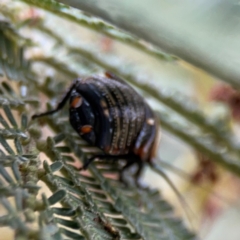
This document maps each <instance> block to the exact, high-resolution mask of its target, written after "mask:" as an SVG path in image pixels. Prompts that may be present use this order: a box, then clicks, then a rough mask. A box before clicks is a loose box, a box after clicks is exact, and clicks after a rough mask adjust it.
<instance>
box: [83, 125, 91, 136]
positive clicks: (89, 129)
mask: <svg viewBox="0 0 240 240" xmlns="http://www.w3.org/2000/svg"><path fill="white" fill-rule="evenodd" d="M92 129H93V127H92V126H91V125H84V126H83V127H81V129H80V133H81V134H86V133H90V132H91V131H92Z"/></svg>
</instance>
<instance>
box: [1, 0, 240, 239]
mask: <svg viewBox="0 0 240 240" xmlns="http://www.w3.org/2000/svg"><path fill="white" fill-rule="evenodd" d="M24 2H26V3H27V4H31V5H34V6H36V7H39V8H42V9H44V10H46V11H49V12H52V13H54V14H56V15H58V16H60V17H62V18H65V19H66V20H67V21H69V22H70V24H71V22H75V23H77V24H80V25H84V26H85V27H87V28H90V29H93V30H95V31H98V32H100V33H104V34H106V35H107V36H109V37H112V38H114V39H116V40H119V41H122V42H125V43H127V44H130V46H132V47H136V48H138V49H140V50H143V51H144V52H145V53H147V54H149V55H153V56H155V57H157V58H158V59H161V60H164V61H166V60H167V61H175V60H176V58H174V57H172V56H168V55H166V54H163V53H162V52H161V51H159V50H157V49H154V48H149V47H148V45H147V44H143V43H142V42H141V41H140V40H139V39H137V38H136V37H134V36H130V35H128V34H126V33H124V32H121V31H119V30H118V29H116V28H115V27H113V26H111V25H108V24H106V23H105V22H103V21H101V20H98V19H96V18H94V17H92V16H89V15H86V14H84V13H82V12H80V11H77V10H73V9H71V8H69V7H68V6H65V5H62V4H59V3H57V2H55V1H52V0H42V1H40V0H39V1H31V0H24ZM0 13H1V14H2V15H3V16H5V19H6V20H1V21H0V79H1V88H0V94H1V96H0V106H1V115H0V123H1V129H0V143H1V151H0V176H1V178H0V184H1V186H0V188H1V189H0V202H1V208H2V209H3V210H2V211H1V215H0V224H1V226H2V227H10V228H11V234H12V235H14V237H15V238H16V239H66V238H67V239H147V240H154V239H156V240H159V239H162V240H168V239H169V240H183V239H184V240H187V239H189V240H190V239H196V237H195V235H194V234H192V233H191V232H190V231H188V230H187V229H186V228H185V227H184V226H183V224H182V222H181V221H180V220H179V219H178V218H176V217H175V215H174V211H173V209H172V207H171V206H170V205H169V204H168V203H167V202H166V201H164V200H163V199H162V197H161V195H160V194H159V192H158V191H156V190H150V189H145V190H143V189H138V188H137V187H131V186H129V187H127V188H126V187H125V186H124V185H123V184H122V183H120V182H118V181H116V180H114V179H116V176H117V174H118V172H119V169H120V168H121V167H122V165H121V163H109V162H104V161H103V162H97V163H96V164H92V165H90V167H89V172H88V174H82V173H81V174H80V173H79V171H78V170H77V167H76V166H79V162H83V161H84V160H85V159H86V158H87V157H89V155H91V154H93V153H94V152H96V151H97V150H96V149H94V148H92V147H90V146H88V145H87V144H86V143H85V142H84V141H82V140H81V139H80V138H79V136H78V135H77V134H75V133H74V132H73V130H72V129H71V128H70V125H69V123H68V119H67V111H66V110H65V111H63V112H61V113H58V114H55V115H54V116H49V117H44V118H43V119H41V120H40V121H38V122H37V121H34V122H33V121H31V119H30V116H31V115H32V113H33V112H36V111H37V109H39V106H40V102H41V101H40V100H39V96H40V93H41V94H42V95H45V96H47V97H48V98H49V99H53V98H54V97H57V98H58V99H59V92H64V90H65V89H66V87H67V86H68V85H69V82H70V81H71V80H72V79H73V78H75V77H77V76H78V75H79V73H81V74H86V73H91V72H94V71H96V70H99V69H100V70H104V69H108V70H111V71H112V72H114V73H116V74H117V75H120V76H122V77H123V78H125V79H126V80H127V81H129V82H130V83H131V84H133V85H134V86H135V87H137V88H139V89H141V90H142V91H143V93H144V94H146V95H150V96H151V97H153V98H154V99H155V100H156V101H157V102H161V103H163V104H165V105H166V106H167V107H169V108H171V109H172V110H174V111H176V112H177V113H178V114H180V115H181V116H182V117H183V119H184V123H183V122H177V123H176V122H175V121H174V120H173V119H174V114H171V113H170V114H169V113H167V112H166V111H164V110H163V111H162V112H161V116H160V119H161V124H162V126H163V127H164V128H166V129H167V130H169V131H170V132H172V133H173V134H175V135H176V136H178V137H180V138H181V139H182V140H184V141H186V142H187V143H188V144H189V145H190V146H191V147H193V148H194V149H196V150H197V151H201V152H202V153H203V154H205V155H207V156H209V157H210V159H211V160H213V161H215V162H217V163H219V164H222V165H223V166H224V167H225V168H226V169H228V170H229V171H232V172H234V173H236V174H237V175H240V164H239V161H237V159H238V157H239V149H240V148H239V147H238V146H237V145H236V144H235V142H234V141H233V137H232V135H231V133H230V132H227V130H226V129H225V128H222V127H221V125H219V123H218V122H210V121H209V120H208V119H207V118H206V116H205V115H204V114H203V113H202V112H201V111H200V110H199V109H198V108H197V107H196V106H194V105H192V104H186V102H187V100H186V99H185V98H184V97H183V96H175V95H173V94H171V93H167V92H164V91H160V90H158V89H155V88H153V87H151V86H150V85H149V84H147V83H146V82H144V81H139V76H138V74H137V71H133V70H132V69H129V68H127V67H126V68H123V67H122V64H123V62H120V61H112V59H111V58H110V57H109V56H108V55H99V54H98V53H97V51H96V49H92V48H87V47H81V46H77V45H76V46H75V45H74V44H71V45H70V44H68V43H67V42H66V41H65V39H64V37H63V36H61V35H59V34H57V33H56V32H55V31H54V29H51V28H50V27H48V26H47V24H46V23H45V21H44V18H36V19H34V20H32V19H31V17H30V18H29V19H24V21H22V22H21V21H20V18H18V17H17V14H16V13H19V9H16V10H15V11H13V9H9V8H8V7H7V5H2V8H1V9H0ZM17 27H18V28H21V29H24V28H25V29H26V28H27V29H28V30H29V29H30V30H31V31H38V33H40V34H44V35H45V36H47V37H48V38H49V41H53V42H54V43H55V48H57V49H59V51H61V50H62V49H64V51H65V52H67V53H68V54H69V55H70V56H73V57H74V58H75V59H76V58H77V59H78V61H77V62H78V63H77V68H74V67H73V66H72V65H73V62H74V61H73V59H68V60H69V61H65V62H64V61H61V60H59V58H58V56H49V55H47V54H46V53H44V52H43V53H42V54H41V56H39V55H38V56H36V55H35V56H33V55H31V58H30V59H28V60H26V56H25V53H26V51H27V50H30V49H31V46H35V45H36V43H35V42H34V39H27V38H25V37H22V35H20V34H19V33H18V31H16V28H17ZM39 63H43V64H44V66H45V69H46V68H51V69H54V70H55V74H58V76H59V75H60V73H61V77H59V79H60V80H59V81H58V82H56V80H55V77H47V76H46V75H44V74H42V73H41V74H40V73H39V71H38V69H37V68H36V67H35V68H32V67H31V64H35V65H36V64H39ZM76 69H82V70H80V71H82V72H79V70H76ZM62 76H64V77H62ZM42 78H44V80H43V81H42V80H39V79H42ZM188 102H189V101H188ZM47 107H49V105H48V106H47ZM186 122H187V124H186ZM43 126H45V128H44V129H46V126H47V129H48V131H49V134H50V135H51V136H48V135H49V134H46V133H44V134H43V136H42V137H41V135H42V134H41V132H42V130H41V129H42V128H43ZM186 129H187V130H186ZM206 133H207V134H206ZM47 136H48V137H47ZM222 146H224V147H225V146H226V147H227V149H228V151H227V152H226V154H222ZM109 173H110V174H111V176H110V175H109Z"/></svg>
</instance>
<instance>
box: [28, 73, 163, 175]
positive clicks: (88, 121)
mask: <svg viewBox="0 0 240 240" xmlns="http://www.w3.org/2000/svg"><path fill="white" fill-rule="evenodd" d="M68 99H70V107H69V121H70V123H71V125H72V127H73V128H74V130H75V131H76V132H77V133H78V134H79V135H80V136H81V137H82V138H83V139H84V140H86V141H87V142H88V143H89V144H91V145H93V146H97V147H99V148H100V149H101V150H102V151H103V154H102V155H97V156H93V157H92V158H90V159H88V160H87V161H86V162H85V164H84V165H83V167H82V168H81V169H86V168H87V167H88V165H89V164H90V163H91V162H92V161H93V160H94V159H96V158H104V159H106V158H116V159H119V158H122V159H126V160H127V164H126V165H125V167H124V168H123V170H124V169H126V168H127V167H129V166H130V165H132V164H133V163H137V164H138V170H137V172H136V178H138V177H139V175H140V173H141V169H142V166H143V163H144V162H146V161H148V162H150V161H151V159H152V158H153V157H154V155H155V152H156V148H157V144H158V122H157V119H156V117H155V115H154V112H153V111H152V109H151V108H150V107H149V105H148V104H147V103H146V101H145V100H144V99H143V97H142V96H140V95H139V94H138V93H137V92H136V91H135V90H134V89H133V88H132V87H131V86H130V85H128V84H127V83H126V82H125V81H123V80H122V79H120V78H119V77H117V76H115V75H114V74H112V73H109V72H107V73H106V74H105V76H101V75H93V76H90V77H87V78H83V79H77V80H75V81H74V83H73V84H72V86H71V88H70V89H69V91H68V92H67V93H66V95H65V96H64V98H63V99H62V101H61V102H60V103H59V105H58V106H57V108H56V109H54V110H52V111H49V112H45V113H42V114H39V115H34V116H33V117H32V118H37V117H41V116H44V115H49V114H52V113H54V112H57V111H58V110H59V109H61V108H62V107H63V106H64V104H65V103H66V101H67V100H68Z"/></svg>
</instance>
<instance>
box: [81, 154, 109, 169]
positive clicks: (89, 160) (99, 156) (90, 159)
mask: <svg viewBox="0 0 240 240" xmlns="http://www.w3.org/2000/svg"><path fill="white" fill-rule="evenodd" d="M97 158H98V159H99V158H106V156H105V155H95V156H92V157H90V158H89V159H87V161H86V162H85V163H84V164H83V165H82V167H80V168H79V169H78V170H79V171H82V170H87V168H88V166H89V164H90V163H92V162H93V161H94V160H95V159H97Z"/></svg>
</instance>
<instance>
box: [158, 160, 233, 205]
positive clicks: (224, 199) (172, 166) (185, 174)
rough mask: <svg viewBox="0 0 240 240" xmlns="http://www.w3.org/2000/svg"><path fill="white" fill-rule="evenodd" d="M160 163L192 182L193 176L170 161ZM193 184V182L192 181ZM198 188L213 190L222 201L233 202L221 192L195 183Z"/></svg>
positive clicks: (213, 193)
mask: <svg viewBox="0 0 240 240" xmlns="http://www.w3.org/2000/svg"><path fill="white" fill-rule="evenodd" d="M159 164H160V165H162V166H163V167H164V168H167V169H169V170H170V171H172V172H173V173H174V174H176V175H178V176H180V177H181V178H183V179H185V180H186V181H188V182H190V183H191V176H190V175H189V174H188V173H186V172H185V171H184V170H182V169H180V168H178V167H176V166H174V165H172V164H170V163H168V162H165V161H162V160H161V161H159ZM191 184H193V183H191ZM195 186H196V187H197V188H200V189H201V190H203V191H205V192H210V191H211V194H212V195H213V196H214V197H216V198H217V199H220V200H221V201H223V202H224V203H227V204H232V201H231V200H230V199H228V198H226V197H223V196H222V195H220V194H219V193H216V192H214V191H213V190H212V189H210V188H206V187H203V186H201V185H199V184H198V185H195Z"/></svg>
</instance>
